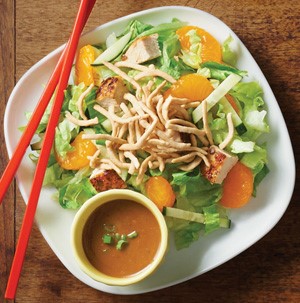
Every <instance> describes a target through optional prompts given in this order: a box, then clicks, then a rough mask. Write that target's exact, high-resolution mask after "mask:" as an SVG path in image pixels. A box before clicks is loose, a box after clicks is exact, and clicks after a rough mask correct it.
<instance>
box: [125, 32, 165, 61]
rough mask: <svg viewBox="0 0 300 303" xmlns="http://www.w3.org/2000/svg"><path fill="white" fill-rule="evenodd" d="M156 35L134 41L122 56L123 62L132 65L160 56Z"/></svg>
mask: <svg viewBox="0 0 300 303" xmlns="http://www.w3.org/2000/svg"><path fill="white" fill-rule="evenodd" d="M157 39H158V34H153V35H150V36H145V37H141V38H138V39H136V40H135V41H134V42H133V43H132V44H131V45H130V46H129V48H128V50H127V51H126V53H125V54H124V56H123V58H122V59H123V61H129V62H132V63H138V64H141V63H144V62H146V61H149V60H152V59H155V58H157V57H159V56H160V55H161V51H160V49H159V45H158V41H157Z"/></svg>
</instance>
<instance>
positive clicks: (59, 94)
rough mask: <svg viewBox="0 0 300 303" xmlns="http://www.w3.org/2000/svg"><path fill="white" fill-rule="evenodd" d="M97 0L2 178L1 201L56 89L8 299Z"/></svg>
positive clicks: (86, 9)
mask: <svg viewBox="0 0 300 303" xmlns="http://www.w3.org/2000/svg"><path fill="white" fill-rule="evenodd" d="M95 2H96V0H81V2H80V6H79V10H78V13H77V16H76V20H75V24H74V27H73V31H72V34H71V36H70V39H69V41H68V43H67V45H66V47H65V49H64V51H63V53H62V55H61V57H60V59H59V62H58V64H57V66H56V68H55V70H54V72H53V74H52V76H51V77H50V80H49V82H48V84H47V86H46V88H45V90H44V93H43V95H42V96H41V98H40V100H39V103H38V106H37V107H36V109H35V111H34V113H33V116H32V118H31V120H30V121H29V123H28V125H27V128H26V130H25V132H24V133H23V135H22V137H21V140H20V141H19V143H18V146H17V148H16V150H15V152H14V154H13V156H12V158H11V160H10V161H9V163H8V165H7V167H6V169H5V171H4V173H3V175H2V177H1V180H0V203H1V201H2V199H3V197H4V195H5V193H6V191H7V189H8V187H9V184H10V183H11V181H12V179H13V177H14V175H15V173H16V170H17V169H18V167H19V165H20V162H21V160H22V158H23V156H24V154H25V151H26V149H27V147H28V145H29V144H30V141H31V139H32V137H33V135H34V133H35V130H36V129H37V127H38V125H39V123H40V120H41V118H42V116H43V113H44V112H45V110H46V107H47V105H48V103H49V101H50V99H51V97H52V95H53V93H54V91H55V89H56V88H57V91H56V95H55V100H54V103H53V107H52V111H51V115H50V118H49V122H48V126H47V129H46V133H45V137H44V140H43V145H42V149H41V154H40V157H39V160H38V163H37V167H36V171H35V174H34V178H33V183H32V187H31V192H30V195H29V199H28V203H27V207H26V211H25V214H24V218H23V223H22V227H21V231H20V235H19V239H18V243H17V247H16V252H15V255H14V259H13V263H12V267H11V272H10V276H9V279H8V283H7V288H6V292H5V298H6V299H14V298H15V294H16V290H17V286H18V282H19V278H20V274H21V270H22V265H23V262H24V258H25V254H26V249H27V246H28V241H29V237H30V232H31V229H32V225H33V220H34V216H35V212H36V208H37V204H38V199H39V196H40V192H41V187H42V185H43V179H44V176H45V171H46V167H47V164H48V159H49V155H50V152H51V149H52V144H53V141H54V136H55V128H56V125H57V123H58V119H59V115H60V111H61V107H62V103H63V100H64V90H65V89H66V86H67V84H68V80H69V75H70V72H71V68H72V64H73V61H74V57H75V54H76V49H77V45H78V41H79V38H80V35H81V32H82V30H83V27H84V25H85V23H86V21H87V19H88V17H89V15H90V13H91V11H92V8H93V6H94V4H95Z"/></svg>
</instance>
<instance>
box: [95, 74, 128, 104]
mask: <svg viewBox="0 0 300 303" xmlns="http://www.w3.org/2000/svg"><path fill="white" fill-rule="evenodd" d="M126 93H128V89H127V87H126V84H125V83H124V81H123V79H122V78H121V77H118V76H116V77H110V78H107V79H105V80H103V81H102V82H101V85H100V87H99V89H98V92H97V97H96V100H97V102H98V103H99V104H100V105H101V106H102V107H103V108H105V109H108V107H109V105H111V104H113V105H120V104H121V103H122V102H124V94H126Z"/></svg>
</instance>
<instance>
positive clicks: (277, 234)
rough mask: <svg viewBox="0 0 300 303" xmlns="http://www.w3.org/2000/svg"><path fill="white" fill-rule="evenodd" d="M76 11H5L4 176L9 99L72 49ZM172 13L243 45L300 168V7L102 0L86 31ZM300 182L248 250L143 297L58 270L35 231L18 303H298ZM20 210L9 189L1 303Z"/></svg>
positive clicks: (1, 213)
mask: <svg viewBox="0 0 300 303" xmlns="http://www.w3.org/2000/svg"><path fill="white" fill-rule="evenodd" d="M78 3H79V1H78V0H77V1H71V0H70V1H60V0H39V1H35V0H1V1H0V124H1V132H0V142H1V145H0V153H1V158H0V172H1V173H2V172H3V170H4V167H5V165H6V163H7V153H6V148H5V144H4V135H3V127H2V125H3V117H4V111H5V106H6V102H7V100H8V97H9V95H10V93H11V91H12V89H13V87H14V85H15V84H16V82H17V81H18V79H19V78H20V77H21V76H22V75H23V74H24V73H25V72H26V71H27V70H28V69H29V68H30V67H31V66H32V65H33V64H35V63H36V62H37V61H39V60H40V59H41V58H43V57H44V56H45V55H46V54H48V53H49V52H51V51H52V50H54V49H55V48H56V47H58V46H59V45H61V44H62V43H64V42H65V41H66V40H67V38H68V35H69V33H70V31H71V28H72V25H73V20H74V17H75V14H76V11H77V8H78ZM166 5H186V6H190V7H195V8H198V9H202V10H204V11H207V12H209V13H211V14H213V15H215V16H216V17H218V18H220V19H221V20H222V21H224V22H225V23H226V24H227V25H229V26H230V27H231V28H232V29H233V31H234V32H235V33H236V34H237V35H238V36H239V37H240V38H241V40H242V41H243V42H244V44H245V45H246V47H247V48H248V49H249V50H250V52H251V53H252V55H253V56H254V57H255V59H256V61H257V62H258V64H259V65H260V67H261V69H262V71H263V73H264V74H265V76H266V78H267V80H268V81H269V83H270V86H271V88H272V89H273V91H274V94H275V96H276V98H277V100H278V103H279V105H280V108H281V110H282V112H283V115H284V117H285V120H286V123H287V126H288V129H289V132H290V136H291V140H292V142H293V148H294V153H295V158H296V161H297V160H299V156H300V136H299V129H300V123H299V121H300V119H299V116H300V98H299V88H300V83H299V75H300V60H299V49H300V44H299V38H300V35H299V33H300V22H299V16H300V5H299V1H298V0H290V1H288V0H283V1H282V0H280V1H279V0H278V1H275V0H274V1H269V0H266V1H258V0H251V1H249V0H244V1H241V0H237V1H232V0H223V1H211V0H210V1H208V0H203V1H196V0H195V1H194V0H185V1H180V0H178V1H175V0H174V1H173V0H169V1H167V0H152V1H134V0H128V1H117V0H103V1H98V2H97V3H96V6H95V7H94V10H93V13H92V15H91V17H90V19H89V21H88V24H87V26H86V30H89V29H92V28H93V27H95V26H97V25H99V24H102V23H105V22H107V21H110V20H113V19H115V18H118V17H121V16H124V15H127V14H130V13H134V12H137V11H140V10H144V9H149V8H152V7H157V6H166ZM20 110H23V109H20ZM278 161H280V159H278ZM286 177H287V178H288V176H286ZM298 181H299V179H298V180H297V181H296V187H295V190H294V194H293V197H292V200H291V203H290V205H289V207H288V209H287V211H286V213H285V214H284V216H283V217H282V219H281V220H280V221H279V223H278V224H277V225H276V227H275V228H274V229H273V230H272V231H271V232H270V233H269V234H267V235H266V236H265V237H264V238H263V239H261V240H260V241H258V242H257V243H256V244H255V245H253V246H252V247H251V248H249V249H247V250H246V251H245V252H243V253H241V254H240V255H239V256H237V257H235V258H234V259H232V260H230V261H228V262H227V263H225V264H223V265H222V266H220V267H218V268H216V269H214V270H212V271H210V272H208V273H206V274H203V275H201V276H199V277H197V278H194V279H192V280H190V281H188V282H185V283H182V284H179V285H176V286H173V287H169V288H166V289H164V290H160V291H156V292H151V293H148V294H143V295H133V296H120V295H112V294H107V293H102V292H100V291H97V290H94V289H92V288H90V287H88V286H86V285H85V284H83V283H81V282H80V281H79V280H77V279H76V278H75V277H74V276H72V274H71V273H70V272H69V271H68V270H67V269H66V268H65V267H64V266H63V265H62V264H61V263H60V261H59V260H58V259H57V257H56V256H55V255H54V253H53V252H52V250H51V249H50V247H49V246H48V244H47V243H46V241H45V240H44V239H43V237H42V236H41V234H40V232H39V230H38V229H37V227H34V228H33V231H32V235H31V239H30V242H29V247H28V251H27V255H26V260H25V263H24V267H23V271H22V276H21V279H20V283H19V288H18V292H17V297H16V300H15V302H22V303H23V302H32V303H33V302H56V303H59V302H107V303H108V302H141V301H143V302H145V303H146V302H178V303H180V302H186V303H187V302H230V303H237V302H244V303H245V302H249V303H250V302H251V303H252V302H253V303H254V302H255V303H260V302H261V303H265V302H295V303H296V302H300V224H299V221H300V220H299V213H300V204H299V200H300V187H299V186H297V185H298ZM24 210H25V207H24V202H23V200H22V197H21V195H20V193H19V190H18V187H17V185H16V184H13V185H12V186H11V187H10V189H9V191H8V193H7V195H6V197H5V200H4V202H3V204H2V205H1V206H0V302H6V301H5V300H4V291H5V287H6V283H7V278H8V274H9V271H10V266H11V262H12V258H13V253H14V249H15V244H16V241H17V237H18V234H19V230H20V225H21V222H22V218H23V214H24Z"/></svg>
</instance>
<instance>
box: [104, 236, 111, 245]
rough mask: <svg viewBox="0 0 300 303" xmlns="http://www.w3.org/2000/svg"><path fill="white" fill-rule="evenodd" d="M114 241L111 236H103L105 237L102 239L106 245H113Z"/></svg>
mask: <svg viewBox="0 0 300 303" xmlns="http://www.w3.org/2000/svg"><path fill="white" fill-rule="evenodd" d="M112 240H113V238H112V236H111V235H103V237H102V241H103V243H105V244H111V243H112Z"/></svg>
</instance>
